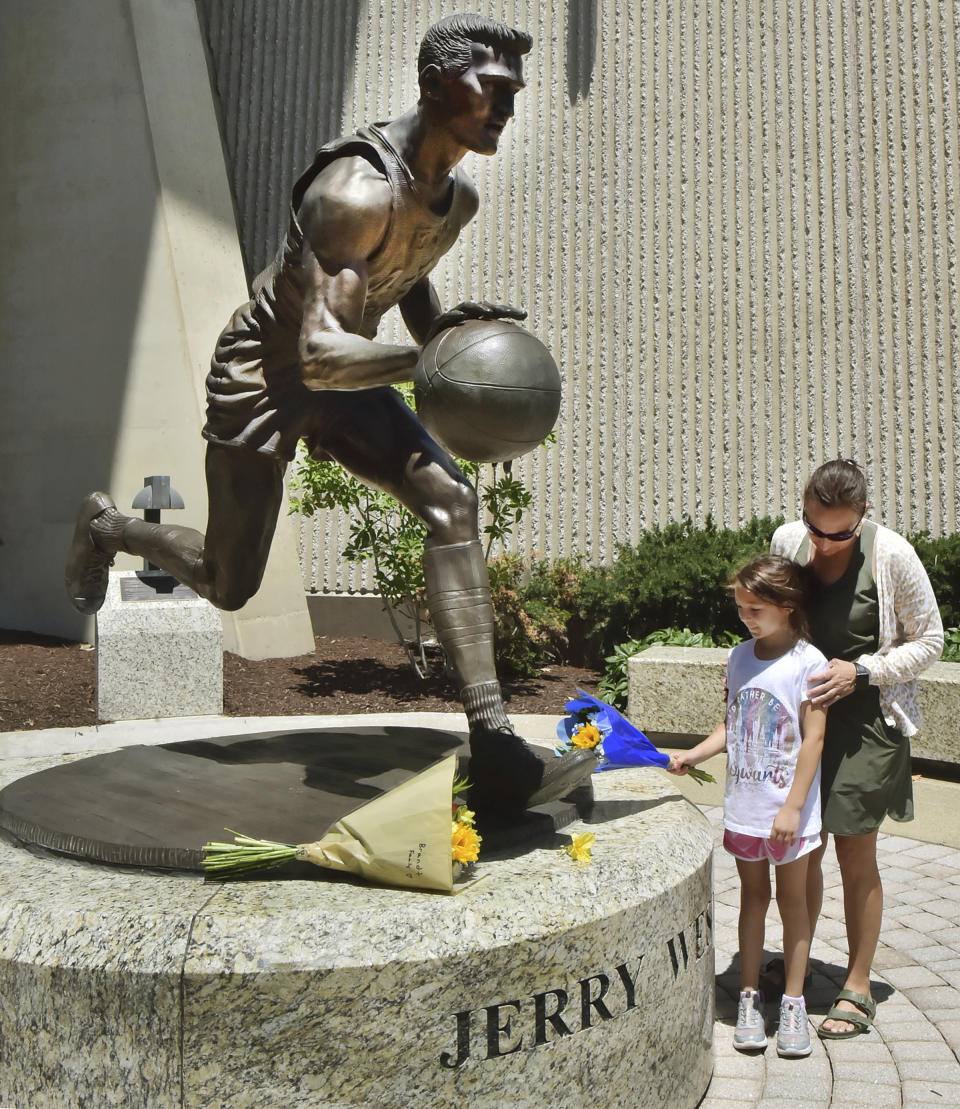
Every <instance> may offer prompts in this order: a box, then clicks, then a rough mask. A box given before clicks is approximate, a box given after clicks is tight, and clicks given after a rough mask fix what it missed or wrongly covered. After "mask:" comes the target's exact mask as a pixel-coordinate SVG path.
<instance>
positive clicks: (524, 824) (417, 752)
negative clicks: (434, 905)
mask: <svg viewBox="0 0 960 1109" xmlns="http://www.w3.org/2000/svg"><path fill="white" fill-rule="evenodd" d="M453 753H456V754H457V755H458V756H460V757H461V759H462V760H463V769H464V770H465V771H466V772H467V773H469V765H468V755H469V748H468V746H467V737H466V735H464V734H462V733H458V732H446V731H440V730H437V729H430V728H411V727H400V726H394V725H389V724H388V725H371V726H368V727H349V728H346V727H342V728H329V729H317V730H314V731H300V732H269V733H260V734H255V735H244V736H225V737H221V738H217V739H204V740H199V739H198V740H187V741H184V742H178V743H166V744H162V745H160V746H149V747H147V746H137V747H125V748H122V749H120V750H118V751H111V752H108V753H107V754H103V755H94V756H92V757H90V758H86V759H78V760H75V761H71V762H67V763H63V764H61V765H60V766H55V767H51V768H50V769H48V770H42V771H39V772H38V773H36V774H30V775H27V776H26V777H24V778H19V779H18V780H17V781H15V782H12V783H11V784H10V785H8V786H7V787H6V788H5V789H3V790H2V791H0V828H3V829H5V830H6V831H7V832H9V833H11V834H12V835H13V836H14V837H15V838H16V839H18V840H20V841H21V842H22V843H25V844H27V845H30V846H33V847H41V848H45V849H47V850H50V851H54V852H57V853H59V854H63V855H69V856H71V857H73V858H77V859H83V860H86V861H89V862H98V863H109V864H113V865H122V866H139V867H151V868H159V869H167V870H188V871H201V870H202V865H201V857H202V856H201V848H202V845H203V844H204V843H206V842H208V841H209V840H224V839H229V838H230V837H229V833H227V832H226V831H225V829H227V828H229V829H233V830H235V831H239V832H243V833H245V834H247V835H251V836H255V837H257V838H259V839H268V840H276V841H278V842H281V843H309V842H311V841H313V840H316V839H319V838H320V837H321V836H322V835H323V833H324V832H325V831H326V830H327V829H328V828H329V827H330V826H331V825H332V824H334V823H336V821H338V820H340V819H341V818H342V817H344V816H346V815H347V813H349V812H352V811H353V810H354V809H356V808H358V807H359V806H360V805H362V804H364V803H366V802H367V801H369V800H371V799H372V798H374V797H376V796H378V795H379V794H381V793H385V792H386V791H387V790H389V789H392V788H394V787H395V786H398V785H400V784H401V783H402V782H404V781H406V780H407V779H408V778H410V777H412V776H413V775H414V774H418V773H419V772H420V771H422V770H425V769H426V768H427V767H428V766H430V765H432V764H433V763H435V762H436V761H437V760H438V759H441V758H443V757H444V756H446V755H449V754H453ZM588 794H589V795H590V797H588V796H587V795H588ZM590 798H592V790H591V788H590V787H589V786H587V787H581V790H579V791H578V797H576V798H575V797H574V796H573V795H571V800H569V801H566V800H565V801H561V802H553V803H551V804H550V805H544V806H541V807H539V808H537V809H532V810H529V811H527V812H522V813H511V814H504V813H484V812H482V811H481V812H480V813H478V824H479V827H480V831H481V833H482V834H483V835H484V851H485V853H488V852H490V851H502V850H507V849H510V848H516V847H519V846H521V845H523V844H526V845H528V846H529V845H532V843H533V842H534V841H536V840H539V839H542V838H543V836H544V835H547V836H552V834H553V833H554V832H555V831H556V830H557V829H558V828H560V827H562V826H563V825H564V824H568V823H570V822H571V821H573V820H575V819H576V818H577V815H578V810H577V801H578V800H579V801H580V803H585V802H586V803H588V802H589V799H590ZM275 873H277V874H280V873H281V872H280V871H277V872H275ZM282 873H284V874H286V875H288V876H291V877H293V876H303V875H304V874H309V875H310V876H311V877H334V875H333V874H332V873H331V872H327V871H319V870H318V869H317V868H315V867H311V866H308V865H306V864H294V865H292V866H289V867H285V868H284V869H283V872H282Z"/></svg>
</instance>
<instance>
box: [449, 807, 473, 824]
mask: <svg viewBox="0 0 960 1109" xmlns="http://www.w3.org/2000/svg"><path fill="white" fill-rule="evenodd" d="M453 819H454V820H456V821H457V822H458V823H459V824H466V825H468V826H469V827H470V828H472V827H473V826H474V825H475V824H476V822H477V814H476V813H475V812H474V811H473V809H468V808H467V806H466V805H457V807H456V808H455V809H454V812H453Z"/></svg>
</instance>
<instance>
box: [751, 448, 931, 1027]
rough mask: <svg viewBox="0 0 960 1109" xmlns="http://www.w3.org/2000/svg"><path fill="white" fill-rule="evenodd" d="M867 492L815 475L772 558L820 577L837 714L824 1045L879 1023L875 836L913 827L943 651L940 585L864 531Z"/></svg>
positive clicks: (823, 683)
mask: <svg viewBox="0 0 960 1109" xmlns="http://www.w3.org/2000/svg"><path fill="white" fill-rule="evenodd" d="M869 507H870V506H869V504H868V503H867V486H866V481H865V479H864V476H863V472H862V471H861V470H860V468H859V466H857V464H856V463H855V462H851V461H849V460H845V459H838V460H837V461H835V462H827V463H825V464H824V465H823V466H821V467H820V468H819V469H818V470H816V471H815V472H814V473H813V475H812V476H811V478H810V480H809V481H808V482H807V485H806V488H805V489H804V493H803V520H802V522H801V521H796V522H794V523H790V524H784V525H783V527H780V528H778V529H777V531H776V532H775V534H774V536H773V540H772V542H771V544H770V549H771V551H772V552H773V553H774V554H782V555H785V556H786V557H788V558H793V559H794V560H795V561H797V562H799V563H800V564H801V565H804V566H806V567H807V568H808V572H809V575H810V592H811V596H810V605H809V611H808V614H809V623H810V630H811V639H812V642H813V644H814V646H816V647H818V648H819V649H820V650H821V651H822V652H823V654H824V655H826V657H827V658H828V659H829V660H830V661H829V663H828V665H827V668H826V669H825V670H824V671H822V672H821V673H819V674H814V675H813V676H812V677H811V681H810V686H809V692H810V698H811V701H812V703H813V704H814V705H819V706H824V707H827V708H828V709H829V711H828V713H827V728H826V736H825V739H824V747H823V763H822V772H821V795H822V813H823V833H824V835H823V843H822V844H821V846H820V848H819V849H818V850H817V851H816V852H815V853H814V854H813V855H811V859H810V866H809V870H808V884H807V908H808V911H809V913H810V919H811V927H812V926H813V925H814V924H815V923H816V920H817V917H818V916H819V915H820V907H821V904H822V901H823V875H822V870H821V866H820V864H821V861H822V859H823V852H824V851H825V850H826V845H827V839H828V836H827V833H829V832H833V835H834V842H835V844H836V852H837V861H838V863H839V864H840V876H841V878H842V881H843V903H844V913H845V916H846V927H847V943H848V949H849V955H848V963H847V976H846V980H845V982H844V987H843V989H842V990H841V991H840V992H839V994H838V995H837V998H836V1000H835V1002H834V1004H833V1006H832V1007H831V1009H830V1011H829V1012H828V1014H827V1016H826V1018H825V1019H824V1021H823V1023H822V1024H821V1026H820V1029H819V1034H820V1036H821V1037H822V1038H824V1039H845V1038H848V1037H851V1036H857V1035H859V1034H861V1033H863V1032H867V1031H868V1030H869V1028H870V1025H871V1024H872V1022H873V1017H874V1015H875V1013H876V1004H875V1002H874V1001H873V999H872V998H871V996H870V967H871V964H872V962H873V956H874V953H875V951H876V947H877V941H878V940H879V937H880V922H881V917H882V914H883V889H882V886H881V883H880V872H879V870H878V868H877V829H878V828H879V826H880V823H881V821H882V820H883V819H884V817H885V816H888V815H889V816H890V817H892V818H893V819H894V820H912V819H913V786H912V780H911V775H910V743H909V737H910V736H911V735H913V734H915V733H916V731H917V729H918V727H919V724H920V712H919V705H918V700H917V683H916V678H917V675H918V674H919V673H920V672H921V671H922V670H924V669H926V668H927V667H928V666H929V665H930V664H931V663H933V662H935V661H936V660H937V659H938V658H939V657H940V654H941V652H942V650H943V624H942V622H941V620H940V612H939V610H938V608H937V602H936V598H935V597H934V595H933V589H932V588H931V586H930V579H929V578H928V577H927V573H926V571H925V570H924V568H923V565H922V564H921V562H920V559H919V558H918V557H917V554H916V552H915V551H914V549H913V548H912V547H911V546H910V544H909V543H908V542H907V541H906V540H905V539H903V538H902V537H901V536H899V535H897V534H896V533H895V532H892V531H890V530H888V529H887V528H884V527H881V526H880V525H879V524H875V523H873V522H872V521H868V520H865V519H864V517H865V515H866V512H867V510H868V509H869Z"/></svg>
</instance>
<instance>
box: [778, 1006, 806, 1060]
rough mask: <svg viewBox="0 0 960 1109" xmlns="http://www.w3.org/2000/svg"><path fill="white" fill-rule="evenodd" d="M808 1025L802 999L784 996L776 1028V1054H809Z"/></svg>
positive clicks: (786, 1055)
mask: <svg viewBox="0 0 960 1109" xmlns="http://www.w3.org/2000/svg"><path fill="white" fill-rule="evenodd" d="M810 1051H811V1047H810V1025H809V1023H808V1022H807V1007H806V1005H804V1003H803V1000H802V999H801V1000H800V1001H796V1000H794V999H793V998H786V997H785V998H784V999H783V1000H782V1001H781V1002H780V1027H779V1029H778V1030H777V1054H778V1055H783V1056H785V1057H787V1058H792V1057H801V1056H804V1055H809V1054H810Z"/></svg>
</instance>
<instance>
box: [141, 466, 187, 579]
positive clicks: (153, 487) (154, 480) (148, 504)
mask: <svg viewBox="0 0 960 1109" xmlns="http://www.w3.org/2000/svg"><path fill="white" fill-rule="evenodd" d="M133 507H134V508H142V509H143V518H144V520H146V521H147V523H150V524H159V523H160V512H161V510H162V509H165V508H183V507H184V505H183V497H181V496H180V494H179V493H178V492H177V491H176V489H173V488H171V486H170V476H169V474H153V475H152V476H151V477H145V478H144V479H143V488H142V489H141V490H140V492H139V493H138V494H137V495H136V496H135V497H134V498H133ZM137 577H138V578H139V579H140V580H141V581H143V582H146V583H148V584H149V585H152V586H153V588H154V589H156V590H157V592H158V593H171V592H172V591H173V589H174V587H175V586H176V585H177V580H176V578H172V577H171V576H170V575H169V574H168V573H167V572H166V571H165V570H161V569H160V567H159V566H154V564H153V563H152V562H149V561H148V560H147V559H144V560H143V569H142V570H138V571H137Z"/></svg>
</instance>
